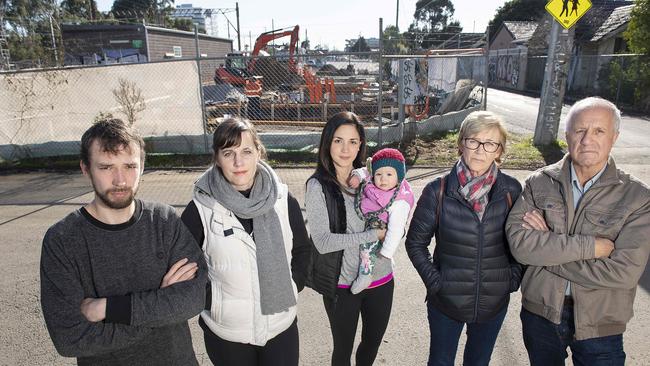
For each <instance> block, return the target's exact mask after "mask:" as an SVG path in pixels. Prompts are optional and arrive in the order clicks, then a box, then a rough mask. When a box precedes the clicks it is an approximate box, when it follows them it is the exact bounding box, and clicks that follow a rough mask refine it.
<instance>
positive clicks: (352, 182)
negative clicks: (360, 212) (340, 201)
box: [348, 174, 361, 189]
mask: <svg viewBox="0 0 650 366" xmlns="http://www.w3.org/2000/svg"><path fill="white" fill-rule="evenodd" d="M360 184H361V178H359V176H358V175H356V174H352V175H350V178H348V186H349V187H350V188H354V189H357V188H359V185H360Z"/></svg>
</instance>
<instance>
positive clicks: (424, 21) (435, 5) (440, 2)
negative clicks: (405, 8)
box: [413, 0, 454, 32]
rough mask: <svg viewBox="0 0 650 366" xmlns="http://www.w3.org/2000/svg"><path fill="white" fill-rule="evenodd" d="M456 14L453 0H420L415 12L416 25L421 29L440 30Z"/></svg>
mask: <svg viewBox="0 0 650 366" xmlns="http://www.w3.org/2000/svg"><path fill="white" fill-rule="evenodd" d="M453 15H454V4H452V2H451V0H418V2H417V3H415V13H414V14H413V18H414V24H415V27H417V28H418V29H420V30H421V31H429V32H440V31H442V30H443V29H445V28H446V27H447V25H448V24H449V22H450V21H451V17H452V16H453Z"/></svg>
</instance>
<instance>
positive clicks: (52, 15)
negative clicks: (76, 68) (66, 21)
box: [0, 0, 63, 68]
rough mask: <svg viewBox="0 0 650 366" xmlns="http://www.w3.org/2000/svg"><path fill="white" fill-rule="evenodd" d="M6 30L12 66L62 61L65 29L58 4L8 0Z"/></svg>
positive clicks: (47, 0) (5, 15)
mask: <svg viewBox="0 0 650 366" xmlns="http://www.w3.org/2000/svg"><path fill="white" fill-rule="evenodd" d="M0 7H2V8H3V9H2V10H4V17H3V21H4V24H3V27H4V29H5V32H6V36H7V43H8V48H9V52H10V57H11V63H13V64H16V65H17V66H18V67H20V68H23V67H43V66H56V63H57V62H56V61H57V59H58V60H59V63H60V62H61V60H62V55H63V53H62V52H61V47H60V45H61V28H60V26H59V11H58V7H57V5H56V2H52V1H49V0H4V1H2V3H0Z"/></svg>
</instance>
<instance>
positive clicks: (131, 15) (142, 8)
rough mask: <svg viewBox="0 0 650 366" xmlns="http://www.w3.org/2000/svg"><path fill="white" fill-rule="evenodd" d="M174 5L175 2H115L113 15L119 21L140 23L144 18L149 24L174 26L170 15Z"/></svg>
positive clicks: (145, 0) (135, 0) (126, 0)
mask: <svg viewBox="0 0 650 366" xmlns="http://www.w3.org/2000/svg"><path fill="white" fill-rule="evenodd" d="M173 4H174V1H173V0H159V1H156V0H115V1H114V2H113V7H112V8H111V13H112V14H113V16H115V18H117V19H124V20H129V21H136V22H138V21H141V20H142V19H143V18H144V19H145V20H146V21H147V22H148V23H154V24H160V25H165V24H172V23H173V20H172V19H171V17H170V16H169V14H171V11H172V10H173V8H172V6H173Z"/></svg>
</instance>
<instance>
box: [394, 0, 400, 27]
mask: <svg viewBox="0 0 650 366" xmlns="http://www.w3.org/2000/svg"><path fill="white" fill-rule="evenodd" d="M395 28H396V29H397V31H398V32H399V0H397V10H396V11H395Z"/></svg>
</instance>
